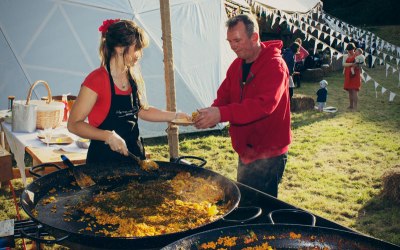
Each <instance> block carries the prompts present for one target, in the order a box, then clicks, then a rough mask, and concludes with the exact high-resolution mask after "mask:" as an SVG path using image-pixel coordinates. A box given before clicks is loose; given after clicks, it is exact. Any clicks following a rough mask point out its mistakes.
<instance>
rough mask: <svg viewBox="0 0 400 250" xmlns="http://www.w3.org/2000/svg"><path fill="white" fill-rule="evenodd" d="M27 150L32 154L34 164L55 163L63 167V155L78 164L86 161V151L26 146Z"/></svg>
mask: <svg viewBox="0 0 400 250" xmlns="http://www.w3.org/2000/svg"><path fill="white" fill-rule="evenodd" d="M25 151H26V152H27V153H28V154H29V155H30V156H32V165H33V166H36V165H39V164H42V163H54V164H57V165H59V166H60V167H62V165H63V162H62V160H61V155H65V156H67V157H68V159H70V160H71V161H72V163H74V164H76V165H80V164H85V163H86V153H81V152H66V151H64V150H62V149H50V150H43V148H36V147H26V148H25Z"/></svg>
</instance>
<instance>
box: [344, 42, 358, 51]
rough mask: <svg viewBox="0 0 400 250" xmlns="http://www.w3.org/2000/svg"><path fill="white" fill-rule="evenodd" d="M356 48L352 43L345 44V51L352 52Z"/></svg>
mask: <svg viewBox="0 0 400 250" xmlns="http://www.w3.org/2000/svg"><path fill="white" fill-rule="evenodd" d="M355 48H356V46H355V45H354V43H349V44H347V47H346V50H354V49H355Z"/></svg>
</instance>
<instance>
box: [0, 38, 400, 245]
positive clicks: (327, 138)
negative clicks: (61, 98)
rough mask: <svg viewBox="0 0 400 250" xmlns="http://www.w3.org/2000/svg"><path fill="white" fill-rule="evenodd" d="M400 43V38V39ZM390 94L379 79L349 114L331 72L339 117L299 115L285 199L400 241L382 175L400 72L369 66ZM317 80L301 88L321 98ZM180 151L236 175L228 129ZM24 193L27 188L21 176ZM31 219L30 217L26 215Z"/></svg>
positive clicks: (0, 208)
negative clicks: (384, 194) (318, 94)
mask: <svg viewBox="0 0 400 250" xmlns="http://www.w3.org/2000/svg"><path fill="white" fill-rule="evenodd" d="M398 41H399V40H398ZM365 70H366V71H367V72H368V74H369V75H370V76H371V77H372V78H374V79H375V80H376V81H377V82H378V83H379V84H380V85H382V86H384V87H385V88H386V89H388V90H390V91H392V92H394V93H396V94H397V96H396V97H395V99H394V101H393V102H389V93H388V91H387V92H386V93H384V94H381V89H380V87H379V88H378V89H377V97H376V94H375V88H374V84H373V82H372V81H370V82H368V83H366V84H363V86H362V89H361V91H360V93H359V96H360V101H359V112H349V111H347V109H346V107H347V106H348V96H347V92H346V91H344V90H343V88H342V86H343V75H342V74H341V72H332V73H330V74H329V75H328V76H326V78H325V79H326V80H327V81H328V82H329V85H328V91H329V94H328V101H327V104H328V106H334V107H337V108H338V112H337V113H334V114H329V113H320V112H316V111H308V112H303V113H293V114H292V132H293V142H292V144H291V146H290V151H289V161H288V164H287V166H286V170H285V173H284V177H283V180H282V183H281V185H280V187H279V198H280V199H282V200H284V201H286V202H288V203H291V204H293V205H295V206H298V207H300V208H303V209H306V210H308V211H310V212H313V213H315V214H317V215H320V216H322V217H324V218H326V219H329V220H332V221H335V222H337V223H339V224H341V225H344V226H347V227H350V228H353V229H355V230H357V231H360V232H363V233H366V234H369V235H372V236H374V237H378V238H380V239H383V240H386V241H389V242H392V243H395V244H398V245H400V205H398V204H397V205H396V204H394V203H393V201H390V200H387V199H385V198H384V197H382V195H381V191H382V175H383V174H384V173H385V172H386V171H387V170H389V169H392V168H394V167H395V166H396V165H400V130H399V128H400V88H399V87H398V83H399V79H398V72H397V73H395V74H394V75H393V74H391V73H389V76H388V77H387V78H386V76H385V68H384V67H383V66H378V67H375V68H373V69H368V68H367V69H365ZM318 87H319V85H318V83H317V82H304V83H303V84H302V87H301V88H299V89H295V95H297V94H302V95H307V96H310V97H312V98H314V99H315V98H316V95H315V92H316V91H317V89H318ZM146 143H147V145H148V146H147V150H148V151H150V152H151V157H152V159H156V160H168V159H169V155H168V152H169V151H168V145H167V142H166V140H165V138H155V139H151V140H146ZM180 155H195V156H199V157H202V158H204V159H206V160H207V162H208V163H207V165H206V167H207V168H209V169H212V170H214V171H216V172H219V173H221V174H223V175H225V176H226V177H228V178H231V179H235V178H236V166H237V155H236V153H235V152H234V151H233V150H232V147H231V144H230V138H229V135H228V133H227V130H226V129H224V130H222V131H214V132H207V133H197V134H191V135H181V136H180ZM13 183H14V184H15V186H16V189H17V193H18V195H19V194H20V193H21V191H22V189H23V187H22V185H21V183H20V181H18V180H14V181H13ZM11 199H12V197H11V195H10V194H9V192H5V191H4V190H0V220H4V219H7V218H15V217H16V215H15V209H14V207H13V205H12V201H11ZM23 216H25V217H26V215H23Z"/></svg>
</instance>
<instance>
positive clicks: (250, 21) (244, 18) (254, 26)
mask: <svg viewBox="0 0 400 250" xmlns="http://www.w3.org/2000/svg"><path fill="white" fill-rule="evenodd" d="M239 22H242V23H243V24H244V26H245V27H246V33H247V36H248V37H249V38H250V37H251V36H252V35H253V33H254V32H257V33H258V32H259V29H258V22H257V20H256V19H255V17H254V16H253V15H248V14H240V15H236V16H234V17H231V18H229V20H228V21H226V27H228V29H230V28H233V27H235V26H236V25H237V24H238V23H239Z"/></svg>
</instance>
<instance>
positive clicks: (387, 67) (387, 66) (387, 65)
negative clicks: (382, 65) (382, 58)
mask: <svg viewBox="0 0 400 250" xmlns="http://www.w3.org/2000/svg"><path fill="white" fill-rule="evenodd" d="M389 67H390V66H389V64H386V78H387V76H388V69H389Z"/></svg>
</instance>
